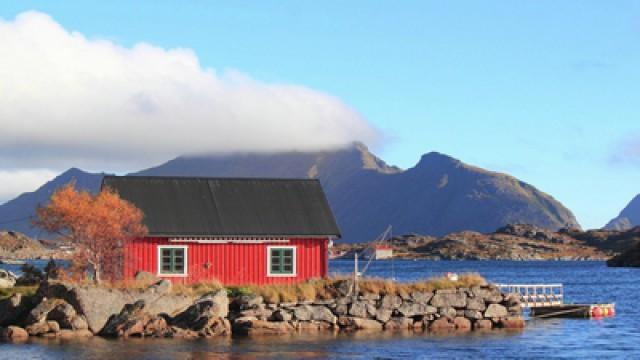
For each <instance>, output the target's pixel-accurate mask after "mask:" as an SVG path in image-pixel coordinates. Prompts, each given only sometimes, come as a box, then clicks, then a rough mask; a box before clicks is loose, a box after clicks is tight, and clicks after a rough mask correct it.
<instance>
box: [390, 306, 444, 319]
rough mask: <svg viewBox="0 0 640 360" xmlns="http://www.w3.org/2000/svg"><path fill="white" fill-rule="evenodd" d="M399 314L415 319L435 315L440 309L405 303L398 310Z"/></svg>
mask: <svg viewBox="0 0 640 360" xmlns="http://www.w3.org/2000/svg"><path fill="white" fill-rule="evenodd" d="M397 311H398V313H399V314H400V315H402V316H404V317H414V316H421V315H427V314H435V313H436V312H437V311H438V309H436V308H435V307H434V306H430V305H426V304H422V303H420V304H416V303H408V302H405V303H403V304H402V306H400V307H399V308H398V310H397Z"/></svg>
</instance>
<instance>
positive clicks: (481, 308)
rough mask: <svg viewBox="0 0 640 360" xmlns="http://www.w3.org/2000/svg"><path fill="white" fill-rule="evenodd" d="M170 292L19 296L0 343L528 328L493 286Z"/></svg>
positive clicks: (1, 326)
mask: <svg viewBox="0 0 640 360" xmlns="http://www.w3.org/2000/svg"><path fill="white" fill-rule="evenodd" d="M161 282H162V281H161ZM170 288H171V284H170V283H156V284H154V285H152V286H151V287H149V288H148V289H146V290H117V289H94V290H90V289H89V288H83V289H82V290H78V289H77V286H75V285H67V284H63V283H52V284H46V283H45V284H43V285H41V288H40V289H39V291H38V294H37V295H35V296H33V297H21V296H20V295H15V296H13V297H10V298H7V299H4V300H2V301H0V338H3V339H7V340H12V341H18V340H21V339H25V338H27V337H29V336H40V337H52V338H59V339H73V338H79V337H91V336H94V335H98V336H104V337H120V338H128V337H151V338H213V337H219V336H230V335H281V334H289V333H304V332H310V331H359V330H368V331H416V332H434V333H441V332H453V331H455V332H466V331H473V330H489V329H493V328H512V329H513V328H516V329H517V328H523V327H524V321H523V319H522V310H521V306H520V301H519V298H518V297H515V296H511V295H504V294H502V293H501V292H500V291H499V289H498V288H497V287H494V286H492V285H485V286H477V287H472V288H458V289H447V290H435V291H433V292H430V291H423V292H421V291H414V292H411V293H410V294H401V295H396V294H375V293H362V292H360V293H359V294H358V295H357V296H353V295H350V294H349V293H348V292H346V291H345V292H342V293H340V291H339V289H336V293H337V295H335V297H334V298H332V299H322V300H320V299H317V300H314V301H299V302H286V303H285V302H280V303H270V302H269V301H266V300H265V299H264V298H263V297H261V296H258V295H253V294H249V295H242V296H233V297H230V296H229V295H228V293H227V291H226V290H224V289H223V290H219V291H217V292H213V293H209V294H206V295H204V296H201V297H198V298H195V297H191V298H188V301H187V300H185V298H186V297H185V296H184V295H174V294H171V293H170V291H169V290H170ZM105 292H106V293H105ZM105 294H108V295H109V296H108V297H107V299H106V300H107V301H110V302H115V305H114V304H109V306H106V307H102V306H103V305H104V301H105V299H98V298H95V297H101V296H105ZM158 303H159V304H162V306H158ZM114 306H120V307H119V309H117V310H116V309H115V307H114ZM96 307H102V308H96ZM9 312H11V313H13V314H9Z"/></svg>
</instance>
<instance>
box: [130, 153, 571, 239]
mask: <svg viewBox="0 0 640 360" xmlns="http://www.w3.org/2000/svg"><path fill="white" fill-rule="evenodd" d="M135 175H165V176H178V175H192V176H241V177H254V176H262V177H314V178H318V179H320V181H321V182H322V184H323V186H324V189H325V191H326V193H327V198H328V199H329V203H330V204H331V207H332V208H333V210H334V213H335V215H336V218H337V221H338V224H339V225H340V228H341V230H342V232H343V238H344V241H346V242H361V241H368V240H372V239H374V238H376V236H377V235H378V234H380V233H381V232H382V231H384V229H385V228H386V227H387V225H389V224H391V225H393V231H394V233H396V234H398V233H410V232H416V233H421V234H429V235H434V236H442V235H444V234H448V233H451V232H456V231H463V230H475V231H481V232H490V231H493V230H495V229H496V228H499V227H501V226H504V225H506V224H510V223H531V224H533V225H537V226H541V227H544V228H549V229H558V228H561V227H579V225H578V223H577V221H576V219H575V217H574V216H573V214H572V213H571V212H570V211H569V210H568V209H567V208H565V207H564V206H563V205H562V204H560V203H559V202H558V201H556V200H555V199H553V198H552V197H551V196H549V195H547V194H545V193H542V192H540V191H539V190H537V189H536V188H534V187H533V186H531V185H528V184H526V183H524V182H521V181H519V180H517V179H515V178H513V177H511V176H508V175H504V174H500V173H494V172H490V171H486V170H483V169H480V168H477V167H473V166H470V165H467V164H464V163H462V162H461V161H459V160H456V159H454V158H451V157H449V156H447V155H443V154H440V153H435V152H433V153H429V154H426V155H424V156H422V158H421V159H420V162H419V163H418V164H417V165H416V166H415V167H413V168H411V169H408V170H401V169H399V168H397V167H393V166H389V165H387V164H386V163H385V162H384V161H382V160H381V159H379V158H377V157H376V156H375V155H373V154H372V153H370V152H369V150H368V149H367V148H366V147H365V146H364V145H362V144H355V145H354V146H352V147H349V148H347V149H343V150H337V151H327V152H315V153H310V152H307V153H302V152H288V153H278V154H228V155H216V156H199V157H179V158H176V159H174V160H171V161H169V162H167V163H165V164H162V165H160V166H157V167H154V168H151V169H147V170H143V171H141V172H138V173H136V174H135Z"/></svg>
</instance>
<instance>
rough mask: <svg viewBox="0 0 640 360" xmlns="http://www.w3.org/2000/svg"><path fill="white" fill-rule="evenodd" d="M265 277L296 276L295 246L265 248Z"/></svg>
mask: <svg viewBox="0 0 640 360" xmlns="http://www.w3.org/2000/svg"><path fill="white" fill-rule="evenodd" d="M267 276H272V277H278V276H279V277H293V276H296V247H295V246H267Z"/></svg>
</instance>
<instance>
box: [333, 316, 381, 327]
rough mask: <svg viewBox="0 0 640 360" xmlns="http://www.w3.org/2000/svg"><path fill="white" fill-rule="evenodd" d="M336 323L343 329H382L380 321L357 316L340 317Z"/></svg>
mask: <svg viewBox="0 0 640 360" xmlns="http://www.w3.org/2000/svg"><path fill="white" fill-rule="evenodd" d="M338 325H339V326H340V327H341V328H344V329H353V330H382V323H380V322H378V321H376V320H370V319H362V318H358V317H346V316H343V317H340V318H338Z"/></svg>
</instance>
